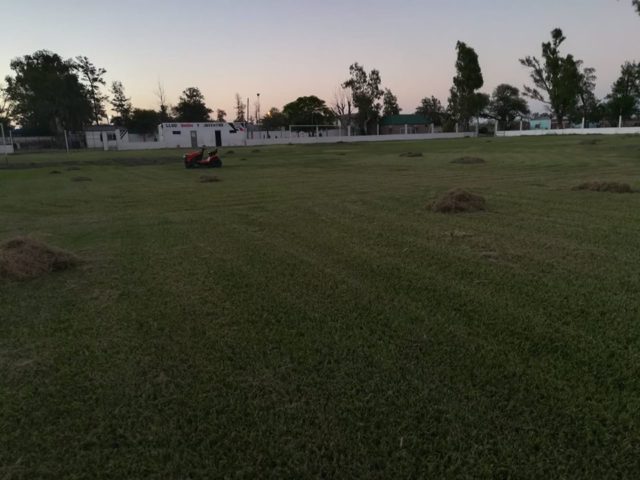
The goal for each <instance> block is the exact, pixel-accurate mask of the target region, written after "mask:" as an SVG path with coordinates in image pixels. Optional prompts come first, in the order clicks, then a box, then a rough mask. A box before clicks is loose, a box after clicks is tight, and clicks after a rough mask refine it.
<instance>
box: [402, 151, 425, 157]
mask: <svg viewBox="0 0 640 480" xmlns="http://www.w3.org/2000/svg"><path fill="white" fill-rule="evenodd" d="M400 156H401V157H407V158H418V157H421V156H422V152H405V153H401V154H400Z"/></svg>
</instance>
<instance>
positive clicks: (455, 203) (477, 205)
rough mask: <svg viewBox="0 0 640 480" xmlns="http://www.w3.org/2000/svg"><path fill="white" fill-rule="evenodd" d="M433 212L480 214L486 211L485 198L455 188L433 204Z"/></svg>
mask: <svg viewBox="0 0 640 480" xmlns="http://www.w3.org/2000/svg"><path fill="white" fill-rule="evenodd" d="M431 210H433V211H434V212H439V213H462V212H479V211H482V210H486V201H485V199H484V197H482V196H480V195H476V194H474V193H471V192H468V191H466V190H462V189H461V188H454V189H453V190H449V191H448V192H446V193H445V194H444V195H442V196H441V197H440V198H439V199H437V200H436V201H435V202H433V203H432V204H431Z"/></svg>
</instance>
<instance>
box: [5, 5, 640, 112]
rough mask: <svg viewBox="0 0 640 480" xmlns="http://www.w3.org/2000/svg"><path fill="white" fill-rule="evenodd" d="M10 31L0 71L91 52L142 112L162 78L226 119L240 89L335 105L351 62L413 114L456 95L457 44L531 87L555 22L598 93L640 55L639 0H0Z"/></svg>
mask: <svg viewBox="0 0 640 480" xmlns="http://www.w3.org/2000/svg"><path fill="white" fill-rule="evenodd" d="M5 1H6V0H2V3H5ZM0 25H2V26H1V27H0V78H4V77H5V76H6V75H8V74H11V70H10V66H9V63H10V61H11V59H13V58H15V57H19V56H22V55H25V54H29V53H33V52H34V51H36V50H40V49H47V50H50V51H53V52H56V53H58V54H60V55H61V56H63V57H65V58H70V57H75V56H77V55H86V56H88V57H89V58H90V59H91V60H92V61H93V63H95V64H96V65H98V66H100V67H104V68H105V69H106V70H107V74H106V79H107V81H108V82H109V83H110V82H111V81H113V80H119V81H122V82H123V84H124V86H125V89H126V92H127V94H128V95H129V96H130V97H131V98H132V101H133V104H134V106H135V107H138V108H157V99H156V97H155V95H154V91H156V90H157V85H158V83H159V82H161V83H162V84H163V86H164V89H165V91H166V93H167V96H168V99H169V103H172V104H175V103H177V100H178V97H179V95H180V93H181V92H182V90H184V89H185V88H186V87H191V86H195V87H198V88H200V89H201V91H202V92H203V94H204V95H205V98H206V102H207V105H208V106H209V107H210V108H214V109H217V108H222V109H224V110H226V111H227V112H229V113H230V114H231V112H233V110H234V105H235V100H234V98H235V94H236V93H240V94H241V95H242V97H243V98H244V99H246V98H248V97H249V98H250V99H251V102H252V103H253V102H254V100H255V98H256V96H257V94H258V93H260V99H261V111H262V112H263V113H264V112H266V111H267V110H268V109H269V108H270V107H272V106H275V107H278V108H282V106H283V105H284V104H286V103H287V102H290V101H292V100H295V99H296V98H297V97H298V96H303V95H317V96H319V97H321V98H323V99H325V100H326V101H327V103H329V104H331V103H332V101H333V98H334V94H335V92H336V90H337V89H338V88H339V85H340V83H341V82H343V81H344V80H346V79H347V77H348V69H349V65H350V64H352V63H353V62H359V63H360V64H361V65H364V66H365V68H366V69H367V70H370V69H372V68H376V69H378V70H379V71H380V73H381V76H382V83H383V86H384V87H386V88H390V89H391V90H392V91H393V92H394V93H395V94H396V96H397V97H398V100H399V104H400V106H401V107H402V109H403V111H404V113H413V112H414V111H415V107H416V106H417V105H418V104H419V102H420V99H421V98H423V97H425V96H431V95H434V96H436V97H438V98H440V100H441V101H442V102H443V103H446V100H447V96H448V91H449V88H450V86H451V83H452V81H451V80H452V77H453V75H454V73H455V72H454V63H455V45H456V42H457V41H458V40H462V41H464V42H466V43H467V44H469V45H470V46H472V47H473V48H474V49H475V50H476V52H477V53H478V55H479V58H480V65H481V67H482V71H483V74H484V78H485V85H484V87H483V89H482V91H484V92H487V93H490V92H491V91H492V90H493V88H495V86H496V85H498V84H500V83H510V84H513V85H515V86H518V87H520V88H521V87H522V85H524V84H527V83H528V72H527V70H526V69H525V68H524V67H522V66H521V65H520V63H519V62H518V59H519V58H522V57H524V56H526V55H537V56H539V55H540V49H541V48H540V45H541V43H542V42H543V41H547V40H548V39H549V38H550V31H551V30H552V29H553V28H555V27H560V28H562V29H563V31H564V33H565V35H566V37H567V41H566V42H565V44H564V45H563V51H564V52H567V53H573V54H574V55H575V56H576V57H577V58H579V59H582V60H584V62H585V65H586V66H591V67H595V68H596V71H597V75H598V83H597V88H596V94H597V95H598V96H600V97H602V96H604V95H606V94H607V93H608V91H609V89H610V87H611V84H612V83H613V82H614V81H615V79H616V78H617V76H618V73H619V70H620V66H621V64H622V63H623V62H624V61H626V60H640V48H639V47H638V46H639V45H640V16H638V15H637V14H636V13H635V12H634V10H633V9H632V7H631V1H630V0H537V1H535V2H532V1H530V0H526V1H525V0H487V1H478V0H446V1H444V0H315V1H312V0H243V1H240V0H235V1H230V0H180V1H176V0H171V1H167V0H110V1H109V2H104V1H89V0H56V1H53V2H52V1H50V0H21V1H19V2H18V1H12V2H8V1H6V4H5V5H2V8H1V9H0ZM245 101H246V100H245ZM534 109H535V110H538V109H539V106H534Z"/></svg>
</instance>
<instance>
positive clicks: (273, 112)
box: [262, 107, 289, 130]
mask: <svg viewBox="0 0 640 480" xmlns="http://www.w3.org/2000/svg"><path fill="white" fill-rule="evenodd" d="M287 125H289V119H288V118H287V116H286V115H285V114H284V113H282V112H281V111H280V110H278V109H277V108H275V107H273V108H271V109H270V110H269V111H268V112H267V113H266V114H265V116H264V117H262V128H264V129H265V130H276V129H279V128H282V127H286V126H287Z"/></svg>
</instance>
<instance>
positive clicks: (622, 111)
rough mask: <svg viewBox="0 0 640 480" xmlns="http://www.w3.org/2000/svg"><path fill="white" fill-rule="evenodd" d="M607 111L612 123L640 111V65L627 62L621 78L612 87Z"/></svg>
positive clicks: (608, 96)
mask: <svg viewBox="0 0 640 480" xmlns="http://www.w3.org/2000/svg"><path fill="white" fill-rule="evenodd" d="M606 102H607V103H606V110H607V113H608V115H609V118H610V120H611V122H612V123H617V121H618V118H619V117H620V116H621V117H622V118H623V119H627V118H630V117H631V116H633V115H636V114H637V113H639V111H640V64H639V63H636V62H633V63H631V62H625V64H624V65H622V67H621V69H620V77H618V79H617V80H616V81H615V83H614V84H613V86H612V87H611V93H610V94H609V95H607V98H606Z"/></svg>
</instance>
